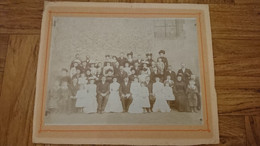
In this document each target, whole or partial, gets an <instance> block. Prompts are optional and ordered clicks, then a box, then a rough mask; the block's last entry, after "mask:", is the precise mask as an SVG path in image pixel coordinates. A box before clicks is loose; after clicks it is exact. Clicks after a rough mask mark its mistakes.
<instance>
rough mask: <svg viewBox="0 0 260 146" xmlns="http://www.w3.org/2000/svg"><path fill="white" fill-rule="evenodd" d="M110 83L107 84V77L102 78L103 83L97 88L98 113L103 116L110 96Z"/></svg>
mask: <svg viewBox="0 0 260 146" xmlns="http://www.w3.org/2000/svg"><path fill="white" fill-rule="evenodd" d="M109 91H110V89H109V83H108V82H106V77H105V76H103V77H102V78H101V82H100V83H99V84H98V86H97V102H98V109H97V113H99V114H102V113H103V112H104V110H105V108H106V105H107V100H108V96H109Z"/></svg>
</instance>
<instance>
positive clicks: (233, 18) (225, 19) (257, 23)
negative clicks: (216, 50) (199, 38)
mask: <svg viewBox="0 0 260 146" xmlns="http://www.w3.org/2000/svg"><path fill="white" fill-rule="evenodd" d="M259 13H260V5H216V4H211V5H210V19H211V30H212V38H213V39H215V38H222V39H227V38H228V39H260V33H259V31H260V15H259Z"/></svg>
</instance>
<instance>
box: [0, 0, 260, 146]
mask: <svg viewBox="0 0 260 146" xmlns="http://www.w3.org/2000/svg"><path fill="white" fill-rule="evenodd" d="M102 1H104V2H108V1H112V2H156V3H160V2H162V3H175V2H177V3H208V4H210V17H211V28H212V38H213V40H212V41H213V53H214V65H215V75H216V76H215V78H216V83H215V84H216V91H217V95H218V111H219V126H220V140H221V143H220V145H235V146H239V145H241V146H244V145H248V146H251V145H260V144H259V141H260V140H259V135H260V130H259V127H260V126H259V123H260V118H259V115H260V98H259V97H260V84H259V82H260V5H259V0H202V1H200V0H139V1H138V0H102ZM42 10H43V1H42V0H39V1H33V0H28V1H26V2H25V1H18V0H14V1H7V0H2V1H0V20H1V21H0V93H1V92H2V93H1V97H0V145H1V146H2V145H3V146H9V145H11V146H12V145H19V146H23V145H24V146H27V145H29V146H30V145H37V146H41V145H44V144H32V143H31V132H32V116H33V114H32V111H33V105H34V92H35V75H36V65H37V55H38V45H39V44H38V43H39V35H40V27H41V18H42V15H41V14H42ZM17 34H19V35H17ZM33 34H36V35H33ZM7 48H8V51H7ZM6 52H7V53H6ZM6 54H7V56H6ZM4 62H6V63H4ZM3 69H4V70H3ZM2 80H3V81H2ZM1 83H2V84H1ZM1 85H2V86H1ZM1 87H2V88H1ZM1 89H2V90H1Z"/></svg>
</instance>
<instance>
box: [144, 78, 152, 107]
mask: <svg viewBox="0 0 260 146" xmlns="http://www.w3.org/2000/svg"><path fill="white" fill-rule="evenodd" d="M144 85H145V86H146V87H147V88H148V91H149V101H150V108H149V109H147V112H153V105H154V103H155V98H154V96H153V83H152V81H151V80H150V77H149V76H147V77H146V78H145V82H144Z"/></svg>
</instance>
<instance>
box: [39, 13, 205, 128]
mask: <svg viewBox="0 0 260 146" xmlns="http://www.w3.org/2000/svg"><path fill="white" fill-rule="evenodd" d="M52 21H53V23H52V25H53V26H52V31H51V34H52V35H51V43H50V45H51V47H50V60H49V69H48V84H47V92H48V93H47V94H46V95H47V96H46V97H45V98H46V106H45V107H46V108H45V109H46V111H45V119H44V122H45V124H46V125H201V124H203V118H202V117H203V114H202V113H203V111H202V109H203V108H202V107H201V102H202V101H201V100H202V99H203V98H202V96H201V92H200V83H199V80H200V79H199V77H200V72H199V70H200V69H199V68H200V66H199V57H198V55H199V53H198V39H197V26H196V19H195V18H96V17H95V18H93V17H54V18H53V20H52Z"/></svg>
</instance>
